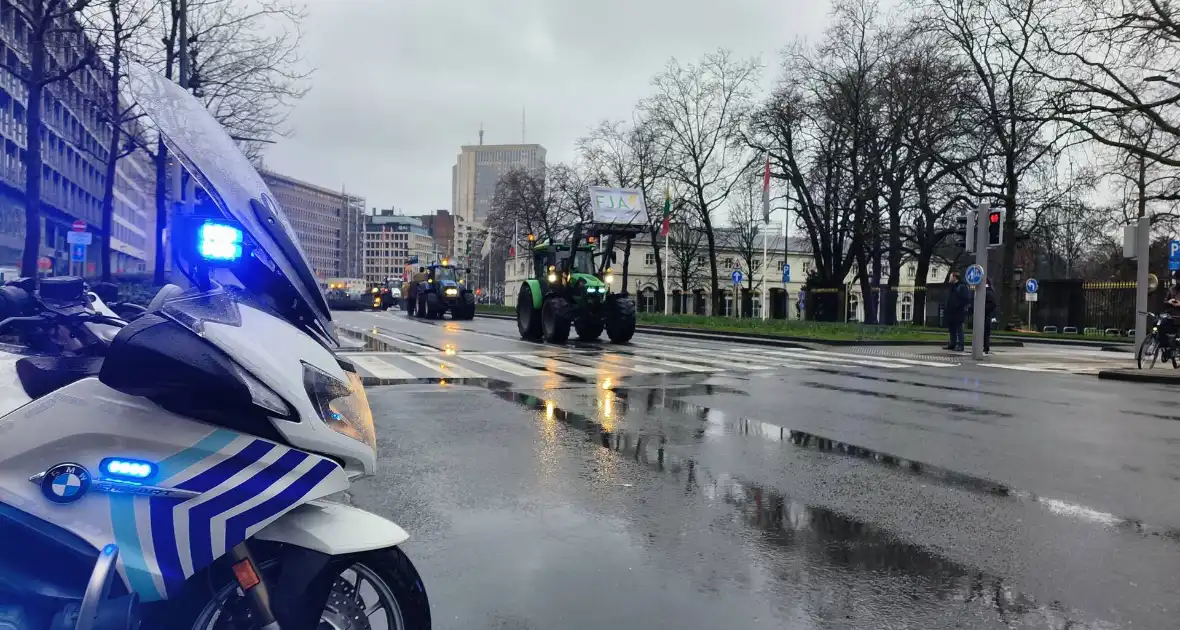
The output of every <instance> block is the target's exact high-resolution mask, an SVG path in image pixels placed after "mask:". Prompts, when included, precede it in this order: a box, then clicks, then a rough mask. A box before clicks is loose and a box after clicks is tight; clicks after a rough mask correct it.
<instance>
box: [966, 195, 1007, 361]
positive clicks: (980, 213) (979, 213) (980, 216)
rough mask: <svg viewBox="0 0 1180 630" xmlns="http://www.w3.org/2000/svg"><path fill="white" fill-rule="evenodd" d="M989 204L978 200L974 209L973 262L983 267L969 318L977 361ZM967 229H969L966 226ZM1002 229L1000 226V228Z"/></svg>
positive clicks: (984, 296) (983, 321) (983, 308)
mask: <svg viewBox="0 0 1180 630" xmlns="http://www.w3.org/2000/svg"><path fill="white" fill-rule="evenodd" d="M990 209H991V204H989V203H988V202H987V201H981V202H979V206H978V209H977V210H976V211H975V214H976V219H975V230H976V232H975V264H977V265H979V266H980V267H982V268H983V278H981V279H980V280H979V284H977V285H975V313H974V317H972V319H971V358H972V359H975V360H976V361H979V360H981V359H983V335H984V327H985V326H987V313H985V312H984V311H986V310H987V279H988V271H987V247H988V242H989V241H990V236H989V230H988V218H989V215H990V212H989V210H990ZM967 229H971V227H970V226H968V228H967ZM1001 229H1002V228H1001Z"/></svg>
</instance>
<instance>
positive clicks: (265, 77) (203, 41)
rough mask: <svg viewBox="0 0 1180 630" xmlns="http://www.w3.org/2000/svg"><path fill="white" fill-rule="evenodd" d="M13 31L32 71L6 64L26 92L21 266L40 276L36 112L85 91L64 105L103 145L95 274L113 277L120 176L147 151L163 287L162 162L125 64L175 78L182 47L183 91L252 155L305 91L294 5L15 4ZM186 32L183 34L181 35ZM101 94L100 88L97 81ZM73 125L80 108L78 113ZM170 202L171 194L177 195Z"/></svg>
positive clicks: (200, 0) (24, 0) (191, 0)
mask: <svg viewBox="0 0 1180 630" xmlns="http://www.w3.org/2000/svg"><path fill="white" fill-rule="evenodd" d="M9 6H11V7H12V9H13V23H14V31H15V32H17V33H23V34H24V35H25V36H26V38H27V45H28V50H27V52H28V63H27V64H19V65H17V66H10V65H8V64H7V63H5V64H4V65H3V68H4V71H7V72H9V73H10V74H11V75H12V76H13V77H15V78H16V79H17V80H18V81H20V82H21V83H23V84H24V86H25V87H26V88H27V92H28V106H27V109H26V112H25V121H24V122H25V123H26V129H28V130H30V131H29V132H28V133H27V140H28V142H27V149H28V150H27V152H26V153H25V155H24V156H23V161H24V167H25V182H24V185H25V197H26V205H25V225H26V230H25V247H24V253H23V256H22V259H21V265H22V268H23V269H26V270H28V269H36V268H37V262H38V258H39V244H40V242H41V238H42V235H41V214H42V212H41V208H42V205H41V204H42V197H41V189H42V174H43V173H42V167H43V157H42V145H43V140H42V134H41V133H35V132H33V130H45V129H46V126H45V117H44V112H43V111H42V106H43V104H47V103H48V104H52V103H53V102H54V101H65V100H67V98H68V96H67V95H69V94H71V93H73V94H81V95H82V96H81V97H79V98H78V99H77V100H78V101H80V102H68V103H67V105H66V106H67V107H69V108H71V109H75V110H83V111H84V112H87V113H93V119H94V122H95V124H96V125H97V126H98V127H99V128H100V129H101V130H102V131H101V133H102V135H103V137H102V146H101V147H90V148H84V147H79V148H81V149H82V150H85V151H87V152H88V153H89V154H90V155H91V156H92V157H94V158H95V159H97V160H98V161H100V162H102V163H103V165H104V166H105V168H104V169H102V171H103V173H104V178H103V192H102V196H103V198H102V225H101V232H100V234H99V236H100V238H101V241H102V253H101V273H102V276H103V279H109V278H110V275H111V268H110V264H111V235H112V232H113V227H114V204H115V187H116V169H117V168H118V163H119V161H120V160H122V159H125V158H127V157H128V156H130V155H132V154H133V153H135V152H143V153H145V154H146V155H147V156H149V158H150V159H151V160H152V162H153V163H154V167H155V174H156V177H155V199H156V205H155V213H156V224H157V230H156V234H155V239H156V244H155V246H156V250H155V251H156V252H157V254H158V255H157V256H156V267H155V269H154V273H155V276H156V277H155V280H156V282H157V283H162V282H163V281H164V278H163V275H164V255H163V252H164V251H165V250H164V247H163V227H164V226H166V225H167V223H168V215H169V212H170V208H169V206H168V199H169V195H170V192H171V191H170V190H169V184H168V177H167V173H168V169H169V158H168V155H167V151H166V149H165V147H164V145H163V143H162V141H161V139H160V138H158V137H154V136H153V135H152V132H151V130H150V128H149V126H148V125H145V124H144V123H145V121H143V120H141V117H140V115H139V114H138V112H137V110H136V107H135V103H134V102H133V101H132V100H131V99H129V98H128V95H127V93H126V76H127V75H126V72H127V68H128V65H129V64H130V63H131V62H136V63H141V64H144V65H147V66H148V67H150V68H153V69H155V70H157V71H159V72H161V73H162V74H163V75H164V76H166V77H168V78H170V79H173V78H176V77H177V72H178V71H179V63H180V59H181V56H182V55H181V52H182V47H187V49H186V50H185V52H186V53H187V61H188V64H189V65H188V72H189V77H188V87H189V89H190V90H191V91H192V92H193V93H194V94H195V95H196V96H197V97H198V98H199V99H201V100H202V101H203V102H204V103H205V105H206V106H207V107H208V108H209V110H210V111H211V112H212V113H213V115H214V116H215V117H216V118H217V120H218V122H220V123H221V124H222V125H223V126H224V127H225V128H226V129H227V130H228V131H229V132H230V134H231V135H232V136H233V137H234V138H235V139H237V140H238V141H239V143H240V144H241V146H242V147H243V149H245V151H246V152H247V154H248V155H250V156H251V157H257V156H258V155H259V154H260V151H261V148H262V147H263V146H264V145H266V144H268V143H271V142H273V141H274V139H275V138H276V137H277V136H279V135H281V134H282V133H284V129H283V124H284V122H285V118H286V115H287V113H288V111H289V108H290V105H291V103H292V101H294V100H295V99H298V98H299V97H301V96H302V95H303V94H304V93H305V90H306V88H305V79H306V78H307V77H308V74H307V72H306V71H304V70H302V69H301V63H300V59H299V57H298V49H299V40H300V30H299V29H300V24H301V22H302V19H303V17H304V13H303V9H302V8H300V7H299V6H298V5H296V4H294V3H292V2H290V0H258V1H256V2H252V3H241V2H236V1H235V0H16V1H14V2H12V3H9ZM182 25H185V26H184V30H185V31H186V32H184V33H182V32H181V28H182ZM95 84H97V85H98V86H99V89H98V90H95V89H93V85H95ZM75 113H76V114H78V115H79V117H81V116H82V115H84V113H83V112H78V111H76V112H75ZM173 197H175V195H173Z"/></svg>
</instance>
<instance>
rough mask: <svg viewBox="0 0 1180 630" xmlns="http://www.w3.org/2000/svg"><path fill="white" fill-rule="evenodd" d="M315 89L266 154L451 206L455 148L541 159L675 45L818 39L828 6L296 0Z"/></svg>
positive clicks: (621, 110)
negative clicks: (508, 148)
mask: <svg viewBox="0 0 1180 630" xmlns="http://www.w3.org/2000/svg"><path fill="white" fill-rule="evenodd" d="M305 1H306V4H307V5H308V11H309V16H308V18H307V20H306V21H305V23H304V31H305V40H304V44H303V48H302V51H303V54H304V56H305V58H306V61H307V63H308V64H309V65H311V66H312V67H314V68H316V72H315V75H314V77H313V80H312V91H311V93H310V94H308V95H307V96H306V97H305V98H304V99H303V100H302V101H300V102H299V103H298V104H297V105H296V108H295V110H294V111H293V112H292V114H291V118H290V121H289V123H290V126H291V127H292V128H293V130H294V135H293V137H292V138H290V139H287V140H283V141H281V142H280V143H279V144H277V145H275V146H274V147H272V148H271V150H270V151H269V152H268V154H267V156H266V164H267V167H268V168H271V169H274V170H276V171H279V172H282V173H285V174H288V175H290V176H293V177H297V178H300V179H305V180H307V181H310V182H313V183H316V184H320V185H322V186H327V187H330V188H339V187H341V186H346V187H347V189H348V191H349V192H350V193H354V194H359V195H363V196H365V197H366V198H367V200H368V205H369V206H370V207H374V206H375V207H389V206H396V207H397V208H399V209H404V210H405V211H406V212H407V213H411V214H415V213H420V212H423V213H424V212H428V211H430V210H432V209H435V208H447V209H449V208H450V199H451V165H452V164H454V162H455V156H456V155H457V154H458V151H459V146H460V145H463V144H475V143H476V142H477V132H478V130H479V125H480V122H481V121H482V122H483V125H484V130H485V135H484V142H485V143H487V144H497V143H514V142H520V139H521V124H520V122H521V121H520V118H521V107H522V106H524V107H525V108H526V110H527V137H526V138H527V141H528V142H536V143H540V144H542V145H544V146H545V148H546V149H547V150H548V151H549V161H550V162H554V161H558V160H567V159H570V158H571V157H572V156H573V145H574V142H575V140H576V139H577V138H578V137H579V136H580V135H582V134H584V133H585V131H586V130H587V129H588V128H589V127H591V126H592V125H594V124H595V123H596V122H597V121H598V120H600V119H603V118H629V117H630V114H631V111H632V109H633V105H634V104H635V102H636V101H637V100H639V99H640V98H642V97H643V96H645V95H647V93H648V81H649V79H650V78H651V76H652V75H653V74H655V73H656V72H658V71H659V70H660V69H661V68H662V67H663V65H664V64H665V62H666V61H667V60H668V59H669V58H670V57H673V56H675V57H677V58H678V59H681V60H684V61H689V60H693V59H696V58H697V57H699V56H700V55H702V54H704V53H706V52H708V51H712V50H715V49H717V48H718V47H725V48H729V49H731V50H733V51H734V52H735V53H737V54H739V55H741V56H751V55H760V56H761V57H762V60H763V62H764V63H766V64H767V70H766V82H767V83H769V82H770V81H771V80H772V79H773V78H774V77H775V76H776V75H777V73H778V70H777V65H778V57H779V51H780V50H781V48H782V47H783V46H784V45H785V44H787V43H789V42H791V41H793V40H795V39H796V38H797V37H798V36H800V35H808V36H809V37H812V38H814V36H815V34H817V33H819V32H820V31H821V30H822V28H823V24H824V22H825V21H826V17H827V10H828V5H827V2H823V1H807V0H786V1H783V0H729V1H728V2H715V1H713V0H639V1H635V0H630V1H624V0H598V1H596V2H590V1H588V0H581V1H578V0H496V1H489V0H482V1H481V0H451V1H450V2H437V1H436V0H305Z"/></svg>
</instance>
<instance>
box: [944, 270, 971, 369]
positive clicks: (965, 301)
mask: <svg viewBox="0 0 1180 630" xmlns="http://www.w3.org/2000/svg"><path fill="white" fill-rule="evenodd" d="M969 304H971V289H969V288H967V283H966V282H963V278H962V276H960V275H959V274H958V272H951V290H950V293H948V294H947V296H946V304H945V305H944V309H943V316H944V317H945V318H946V328H947V332H949V333H950V342H949V343H948V344H947V346H946V349H947V350H955V351H958V352H962V351H963V346H964V341H965V339H964V337H963V320H964V319H966V317H967V306H968V305H969Z"/></svg>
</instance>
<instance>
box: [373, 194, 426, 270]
mask: <svg viewBox="0 0 1180 630" xmlns="http://www.w3.org/2000/svg"><path fill="white" fill-rule="evenodd" d="M364 243H365V269H364V275H363V277H364V279H365V281H366V282H370V283H377V282H385V281H386V280H390V279H404V275H405V271H406V266H407V265H410V264H411V262H410V261H411V260H413V259H414V258H415V257H416V258H417V260H418V264H419V265H425V264H427V263H428V262H431V261H433V259H434V258H435V256H436V254H437V249H436V248H437V246H436V244H435V242H434V239H433V238H431V236H430V232H429V231H428V230H427V229H426V226H424V225H422V221H420V220H419V219H418V218H416V217H407V216H404V215H400V214H394V213H393V210H381V211H379V212H377V213H376V214H374V215H370V216H368V217H367V220H366V221H365V233H364Z"/></svg>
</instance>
